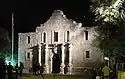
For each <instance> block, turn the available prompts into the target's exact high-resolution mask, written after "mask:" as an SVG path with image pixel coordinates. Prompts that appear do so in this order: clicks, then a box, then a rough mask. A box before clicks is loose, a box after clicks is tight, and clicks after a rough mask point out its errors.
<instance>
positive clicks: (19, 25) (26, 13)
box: [0, 0, 90, 34]
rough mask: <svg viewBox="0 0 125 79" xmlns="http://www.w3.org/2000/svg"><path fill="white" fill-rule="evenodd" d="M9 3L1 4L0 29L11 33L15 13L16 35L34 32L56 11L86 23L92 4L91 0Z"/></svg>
mask: <svg viewBox="0 0 125 79" xmlns="http://www.w3.org/2000/svg"><path fill="white" fill-rule="evenodd" d="M8 1H9V2H8ZM8 1H6V0H4V2H0V23H1V25H0V27H4V28H6V29H7V30H8V31H9V32H10V33H11V15H12V12H13V11H14V13H15V17H14V19H15V22H14V23H15V26H14V28H15V34H17V33H19V32H27V31H34V30H35V27H36V26H37V25H39V24H43V23H44V22H46V21H47V20H48V19H49V17H50V16H51V14H52V12H53V11H54V10H56V9H60V10H62V11H63V12H64V14H65V15H66V16H67V17H69V18H71V19H74V20H77V21H78V22H84V19H85V18H84V16H88V10H89V4H90V2H89V0H82V1H80V2H76V1H74V0H72V1H68V0H67V1H68V2H67V1H61V0H58V2H56V1H55V2H50V1H47V0H46V2H42V0H41V1H37V0H34V1H32V0H24V1H23V0H20V1H19V0H18V2H11V0H8ZM48 2H49V3H48ZM76 17H77V19H76Z"/></svg>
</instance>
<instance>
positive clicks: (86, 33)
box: [85, 31, 88, 40]
mask: <svg viewBox="0 0 125 79" xmlns="http://www.w3.org/2000/svg"><path fill="white" fill-rule="evenodd" d="M85 40H88V31H85Z"/></svg>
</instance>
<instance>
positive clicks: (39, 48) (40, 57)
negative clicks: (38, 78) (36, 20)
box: [39, 44, 41, 66]
mask: <svg viewBox="0 0 125 79" xmlns="http://www.w3.org/2000/svg"><path fill="white" fill-rule="evenodd" d="M39 64H40V66H41V44H39Z"/></svg>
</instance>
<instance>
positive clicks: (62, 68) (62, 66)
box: [60, 44, 65, 74]
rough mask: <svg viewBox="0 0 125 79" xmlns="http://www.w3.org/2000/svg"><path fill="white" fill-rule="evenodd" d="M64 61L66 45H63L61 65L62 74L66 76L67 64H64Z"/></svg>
mask: <svg viewBox="0 0 125 79" xmlns="http://www.w3.org/2000/svg"><path fill="white" fill-rule="evenodd" d="M64 60H65V47H64V44H63V45H62V63H61V72H60V73H61V74H64V67H65V63H64Z"/></svg>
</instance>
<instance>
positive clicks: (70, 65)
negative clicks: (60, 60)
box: [69, 44, 72, 75]
mask: <svg viewBox="0 0 125 79" xmlns="http://www.w3.org/2000/svg"><path fill="white" fill-rule="evenodd" d="M69 74H70V75H71V74H72V44H70V45H69Z"/></svg>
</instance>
